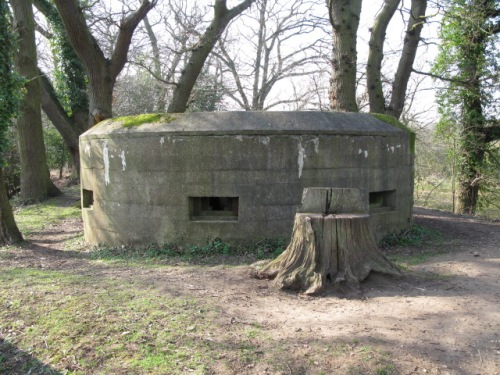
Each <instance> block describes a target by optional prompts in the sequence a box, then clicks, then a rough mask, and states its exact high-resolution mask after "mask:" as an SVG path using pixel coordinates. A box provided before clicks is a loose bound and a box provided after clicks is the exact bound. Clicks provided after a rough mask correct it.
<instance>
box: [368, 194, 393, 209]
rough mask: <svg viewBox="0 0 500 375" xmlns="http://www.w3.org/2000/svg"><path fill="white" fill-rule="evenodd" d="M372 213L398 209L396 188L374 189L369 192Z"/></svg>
mask: <svg viewBox="0 0 500 375" xmlns="http://www.w3.org/2000/svg"><path fill="white" fill-rule="evenodd" d="M368 203H369V208H370V212H371V213H378V212H386V211H394V210H395V209H396V190H387V191H372V192H370V194H369V200H368Z"/></svg>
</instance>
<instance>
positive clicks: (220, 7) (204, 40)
mask: <svg viewBox="0 0 500 375" xmlns="http://www.w3.org/2000/svg"><path fill="white" fill-rule="evenodd" d="M254 1H255V0H244V1H243V2H242V3H240V4H239V5H237V6H235V7H234V8H231V9H228V8H227V6H226V0H215V5H214V18H213V19H212V22H211V23H210V25H209V26H208V28H207V29H206V31H205V33H204V34H203V36H202V37H201V39H200V42H199V43H198V45H197V47H196V48H194V49H193V52H192V53H191V56H190V58H189V60H188V63H187V64H186V65H185V66H184V69H183V70H182V75H181V78H180V80H179V82H178V84H177V87H176V88H175V91H174V95H173V98H172V101H171V102H170V104H169V106H168V109H167V112H170V113H179V112H185V111H186V109H187V106H188V101H189V97H190V95H191V92H192V91H193V87H194V85H195V83H196V80H197V78H198V76H199V75H200V73H201V70H202V69H203V65H204V64H205V61H206V59H207V57H208V55H209V54H210V52H211V51H212V49H213V47H214V45H215V43H216V42H217V40H219V38H220V35H221V34H222V32H223V31H224V29H225V28H226V26H227V25H228V24H229V22H230V21H231V20H232V19H234V18H235V17H236V16H238V15H239V14H241V13H242V12H243V11H244V10H245V9H247V8H248V7H249V6H250V5H251V4H252V3H253V2H254Z"/></svg>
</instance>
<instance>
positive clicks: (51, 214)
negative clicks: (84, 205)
mask: <svg viewBox="0 0 500 375" xmlns="http://www.w3.org/2000/svg"><path fill="white" fill-rule="evenodd" d="M14 216H15V218H16V223H17V226H18V227H19V230H20V231H21V233H23V234H24V235H29V234H31V233H33V232H36V231H39V230H41V229H43V228H45V227H47V226H50V225H53V224H56V223H57V222H59V221H61V220H65V219H74V218H78V217H80V216H81V210H80V208H79V205H75V204H73V203H72V204H71V205H69V206H63V205H62V204H61V197H54V198H50V199H47V200H46V201H44V202H41V203H37V204H32V205H28V206H20V207H17V208H15V210H14Z"/></svg>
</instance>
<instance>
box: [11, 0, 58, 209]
mask: <svg viewBox="0 0 500 375" xmlns="http://www.w3.org/2000/svg"><path fill="white" fill-rule="evenodd" d="M11 6H12V9H13V11H14V25H15V27H16V30H17V31H18V33H19V42H18V43H19V49H18V51H17V53H16V55H15V62H16V68H17V71H18V73H19V75H20V76H22V77H24V79H26V83H25V90H26V93H25V95H24V98H23V100H22V101H21V115H20V116H19V118H18V120H17V127H18V132H17V133H18V144H19V157H20V160H21V199H22V200H23V201H25V202H38V201H41V200H44V199H46V198H47V196H53V195H57V194H60V193H61V192H60V191H59V190H58V189H57V188H56V187H55V186H54V184H53V183H52V181H51V180H50V175H49V170H48V168H47V161H46V154H45V145H44V142H43V130H42V113H41V107H40V81H39V79H38V69H37V57H36V46H35V27H34V19H33V9H32V5H31V1H23V0H13V1H11Z"/></svg>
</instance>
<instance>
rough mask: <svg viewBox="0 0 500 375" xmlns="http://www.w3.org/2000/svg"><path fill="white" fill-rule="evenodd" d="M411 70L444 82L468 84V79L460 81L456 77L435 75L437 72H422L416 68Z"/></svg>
mask: <svg viewBox="0 0 500 375" xmlns="http://www.w3.org/2000/svg"><path fill="white" fill-rule="evenodd" d="M412 72H413V73H416V74H420V75H423V76H428V77H432V78H436V79H439V80H441V81H445V82H451V83H458V84H460V85H468V84H469V82H468V81H462V80H460V79H456V78H447V77H443V76H440V75H437V74H433V73H429V72H422V71H420V70H416V69H412Z"/></svg>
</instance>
